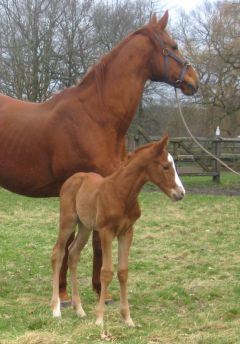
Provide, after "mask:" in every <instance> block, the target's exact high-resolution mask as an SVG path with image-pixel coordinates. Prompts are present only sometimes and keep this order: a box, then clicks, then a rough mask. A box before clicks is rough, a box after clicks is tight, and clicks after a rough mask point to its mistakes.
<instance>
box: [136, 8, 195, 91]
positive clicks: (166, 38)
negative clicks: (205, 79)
mask: <svg viewBox="0 0 240 344" xmlns="http://www.w3.org/2000/svg"><path fill="white" fill-rule="evenodd" d="M167 23H168V11H166V12H165V14H164V15H163V17H162V18H161V19H160V20H159V21H158V20H157V18H156V16H155V15H153V16H152V18H151V19H150V21H149V23H148V24H147V25H146V26H144V27H143V28H142V29H140V30H138V32H139V33H142V34H144V35H146V36H148V38H149V44H152V45H153V47H154V48H153V53H152V56H151V59H150V61H149V63H150V65H151V66H150V79H151V80H152V81H163V82H166V83H167V84H170V85H172V86H174V87H176V88H180V89H181V91H182V92H183V93H184V94H185V95H193V94H194V93H196V92H197V90H198V87H199V78H198V74H197V72H196V71H195V69H194V68H193V67H192V66H191V64H190V63H189V62H188V61H187V60H186V59H185V58H184V57H183V55H182V54H181V53H180V51H179V49H178V45H177V42H176V41H175V40H174V39H173V38H171V36H170V34H169V33H168V32H167V31H166V26H167Z"/></svg>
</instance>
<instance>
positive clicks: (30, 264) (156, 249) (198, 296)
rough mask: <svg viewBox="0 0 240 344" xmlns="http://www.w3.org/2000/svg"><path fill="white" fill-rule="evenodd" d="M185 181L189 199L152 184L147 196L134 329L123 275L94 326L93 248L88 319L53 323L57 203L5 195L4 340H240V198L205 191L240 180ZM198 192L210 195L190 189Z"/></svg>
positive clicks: (83, 269)
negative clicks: (123, 297)
mask: <svg viewBox="0 0 240 344" xmlns="http://www.w3.org/2000/svg"><path fill="white" fill-rule="evenodd" d="M184 182H185V184H186V185H187V189H189V192H188V194H187V195H186V197H185V199H184V200H183V201H181V202H178V203H173V202H171V201H170V200H169V199H167V198H166V197H165V196H164V195H162V194H161V193H159V192H149V190H152V189H151V188H152V187H151V186H148V187H147V188H145V190H144V191H143V192H142V193H141V195H140V202H141V206H142V217H141V219H140V220H139V222H138V223H137V224H136V227H135V235H134V241H133V245H132V248H131V252H130V263H129V270H130V272H129V302H130V305H131V312H132V317H133V320H134V321H135V324H136V327H135V328H133V329H132V328H126V327H125V326H124V325H123V324H122V322H121V319H120V316H119V312H118V304H119V292H118V290H119V288H118V283H117V279H116V275H115V278H114V281H113V283H112V286H111V291H112V293H113V297H114V300H115V301H114V304H113V305H111V306H108V307H107V309H106V318H105V327H104V329H103V330H101V329H99V328H97V327H96V326H95V325H94V320H95V315H94V307H95V305H96V297H95V295H94V293H93V292H92V290H91V269H92V263H91V261H92V251H91V242H89V243H88V245H87V247H86V248H85V250H84V251H83V255H82V258H81V262H80V264H79V284H80V286H81V294H82V300H83V307H84V309H85V311H86V313H87V317H86V318H85V319H78V318H77V317H76V316H75V314H74V311H73V310H71V309H64V310H63V316H62V319H61V320H59V319H53V318H52V317H51V310H50V307H49V301H50V298H51V267H50V253H51V249H52V246H53V244H54V242H55V240H56V235H57V223H58V200H57V199H55V198H52V199H31V198H26V197H20V196H17V195H14V194H11V193H9V192H7V191H5V190H3V189H0V240H1V245H0V343H1V344H6V343H14V344H48V343H49V344H55V343H58V344H60V343H70V344H72V343H73V344H75V343H76V344H77V343H81V344H85V343H103V342H109V343H128V344H129V343H130V344H132V343H134V344H135V343H136V344H137V343H138V344H141V343H148V344H152V343H163V344H168V343H171V344H172V343H173V344H175V343H182V344H183V343H184V344H188V343H189V344H192V343H194V344H196V343H198V344H213V343H214V344H220V343H221V344H223V343H224V344H230V343H232V344H233V343H234V344H236V343H240V302H239V301H240V225H239V211H240V198H239V193H237V194H235V195H232V196H229V195H228V194H227V192H226V193H224V191H223V192H221V194H218V193H217V192H215V194H214V195H212V194H206V193H207V190H210V188H215V189H216V190H220V189H222V190H224V189H225V190H226V189H230V188H232V189H234V188H235V189H236V188H238V187H239V184H240V182H239V177H236V178H235V177H233V176H230V175H225V176H224V178H223V180H222V184H221V185H220V186H212V182H211V180H206V179H202V178H200V179H198V178H194V179H191V178H184ZM194 187H195V188H198V189H201V193H197V194H195V193H192V192H190V191H191V188H192V191H193V188H194ZM217 188H218V189H217ZM204 189H205V191H206V192H203V191H204ZM222 193H223V194H222ZM114 255H115V257H116V243H115V244H114ZM115 261H116V259H115Z"/></svg>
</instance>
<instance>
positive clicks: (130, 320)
mask: <svg viewBox="0 0 240 344" xmlns="http://www.w3.org/2000/svg"><path fill="white" fill-rule="evenodd" d="M125 324H126V325H127V326H129V327H135V325H134V322H133V321H132V318H128V319H126V320H125Z"/></svg>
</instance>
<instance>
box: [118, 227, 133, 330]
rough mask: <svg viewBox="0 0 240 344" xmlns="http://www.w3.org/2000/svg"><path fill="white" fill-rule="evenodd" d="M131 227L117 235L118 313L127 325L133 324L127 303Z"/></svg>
mask: <svg viewBox="0 0 240 344" xmlns="http://www.w3.org/2000/svg"><path fill="white" fill-rule="evenodd" d="M132 237H133V229H132V228H130V229H129V230H128V231H127V232H126V233H125V234H123V235H120V236H119V237H118V280H119V283H120V313H121V315H122V317H123V319H124V321H125V323H126V324H127V325H128V326H134V323H133V321H132V318H131V316H130V310H129V304H128V291H127V280H128V254H129V249H130V246H131V243H132Z"/></svg>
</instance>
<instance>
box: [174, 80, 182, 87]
mask: <svg viewBox="0 0 240 344" xmlns="http://www.w3.org/2000/svg"><path fill="white" fill-rule="evenodd" d="M181 83H182V81H181V80H180V79H178V80H176V81H175V87H180V85H181Z"/></svg>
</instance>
